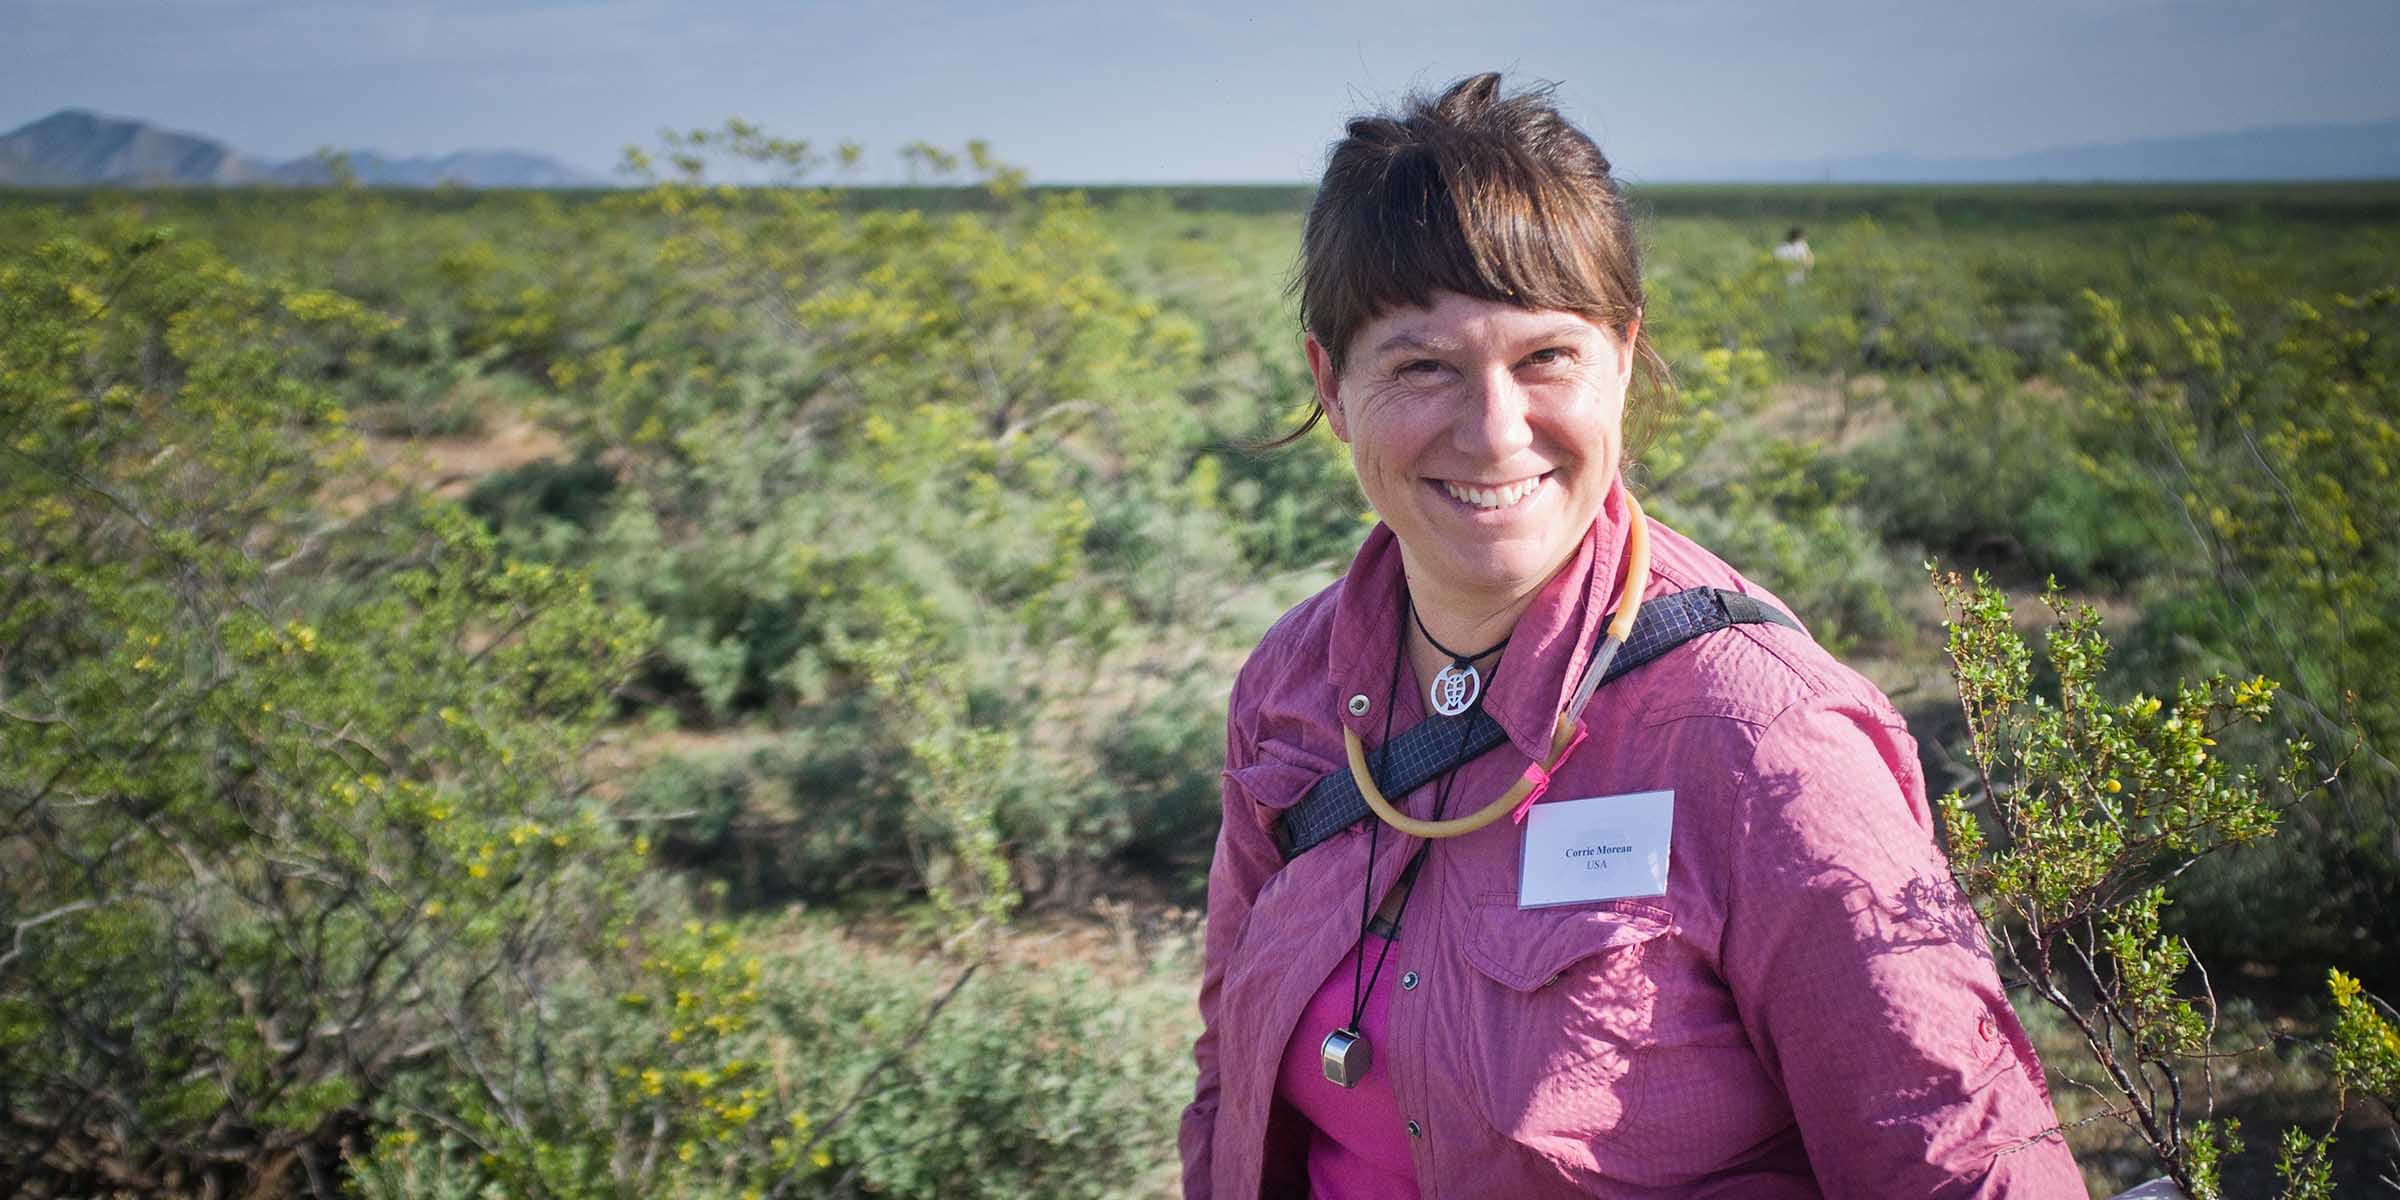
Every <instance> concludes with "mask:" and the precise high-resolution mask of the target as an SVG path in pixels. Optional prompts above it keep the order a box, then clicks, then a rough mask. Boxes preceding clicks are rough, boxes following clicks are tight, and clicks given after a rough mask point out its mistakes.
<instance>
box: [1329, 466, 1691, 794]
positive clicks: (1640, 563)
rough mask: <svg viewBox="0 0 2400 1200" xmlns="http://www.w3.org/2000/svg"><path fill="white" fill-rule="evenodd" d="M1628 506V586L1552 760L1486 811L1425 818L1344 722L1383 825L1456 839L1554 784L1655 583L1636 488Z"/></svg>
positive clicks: (1571, 704) (1354, 771)
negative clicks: (1400, 797) (1390, 789)
mask: <svg viewBox="0 0 2400 1200" xmlns="http://www.w3.org/2000/svg"><path fill="white" fill-rule="evenodd" d="M1625 509H1626V515H1627V517H1628V518H1629V520H1628V522H1627V528H1626V532H1625V584H1624V588H1623V590H1621V591H1619V592H1618V593H1617V602H1616V606H1615V607H1616V615H1615V616H1614V617H1613V618H1611V619H1610V621H1609V623H1608V636H1607V637H1605V638H1603V639H1601V642H1600V648H1599V649H1598V650H1597V651H1594V652H1593V654H1592V658H1591V661H1590V662H1588V663H1586V664H1585V665H1584V668H1583V682H1581V683H1579V684H1577V685H1576V686H1575V696H1574V698H1573V699H1572V700H1569V701H1568V702H1567V707H1566V710H1565V711H1563V712H1561V713H1559V714H1558V724H1557V726H1556V727H1555V728H1554V729H1552V730H1551V734H1550V760H1549V761H1548V762H1546V763H1545V762H1539V761H1537V762H1532V763H1528V764H1526V767H1525V774H1524V775H1522V776H1520V777H1519V778H1518V780H1517V782H1516V784H1515V785H1514V786H1512V787H1510V788H1509V789H1508V791H1507V792H1505V793H1503V794H1502V795H1501V796H1500V798H1499V799H1497V800H1494V801H1492V802H1491V803H1490V804H1487V805H1485V806H1484V807H1483V809H1482V810H1481V811H1478V812H1474V813H1469V814H1468V815H1466V816H1463V817H1459V818H1458V819H1456V820H1451V821H1443V820H1439V819H1436V820H1431V821H1420V820H1417V819H1416V818H1414V817H1411V816H1408V815H1407V814H1405V813H1403V812H1401V811H1400V810H1399V809H1396V808H1394V807H1392V803H1391V801H1389V800H1386V799H1384V796H1383V789H1381V788H1379V787H1377V786H1375V776H1374V773H1373V772H1371V771H1369V770H1368V769H1367V751H1366V747H1365V746H1363V745H1361V744H1360V743H1359V740H1358V732H1357V731H1356V730H1353V729H1351V728H1349V727H1348V726H1344V727H1343V728H1342V749H1343V751H1344V752H1346V753H1347V754H1348V755H1349V758H1350V778H1351V779H1352V780H1353V781H1354V782H1356V783H1357V784H1358V792H1359V795H1360V796H1362V797H1364V798H1365V800H1366V802H1367V807H1368V808H1369V809H1370V810H1372V811H1373V812H1374V814H1375V816H1376V817H1377V818H1378V820H1379V821H1380V822H1381V823H1382V824H1386V825H1389V826H1391V827H1392V828H1394V829H1397V830H1399V831H1400V832H1402V833H1405V834H1408V835H1409V836H1411V837H1421V838H1445V837H1457V836H1459V835H1460V834H1463V833H1473V832H1474V831H1476V830H1478V829H1481V828H1483V827H1484V826H1486V825H1489V824H1491V823H1492V822H1494V821H1497V820H1499V819H1500V817H1501V815H1502V814H1504V813H1508V812H1511V811H1514V810H1521V809H1523V808H1525V807H1527V806H1529V805H1531V804H1532V802H1533V801H1534V800H1536V799H1538V798H1540V796H1541V794H1542V789H1544V788H1547V787H1548V786H1549V784H1550V775H1551V773H1552V772H1554V771H1556V770H1558V768H1559V765H1560V764H1561V763H1564V762H1565V761H1566V758H1567V755H1568V754H1569V753H1571V752H1573V751H1574V749H1575V747H1576V746H1578V745H1580V744H1582V740H1583V738H1582V733H1581V729H1580V726H1579V721H1580V719H1581V718H1582V716H1583V707H1584V705H1586V704H1589V703H1591V700H1592V693H1593V691H1594V690H1596V689H1597V688H1598V687H1599V686H1600V680H1601V679H1602V678H1604V677H1605V676H1606V675H1607V674H1608V664H1610V663H1611V662H1614V661H1616V657H1617V651H1618V650H1619V649H1620V648H1622V647H1623V646H1624V645H1625V638H1626V636H1627V635H1629V634H1631V633H1632V632H1633V623H1634V619H1635V618H1636V617H1638V616H1639V615H1640V614H1641V611H1642V592H1643V590H1644V589H1645V588H1647V587H1648V586H1649V582H1650V525H1649V521H1648V519H1647V518H1645V517H1644V516H1643V515H1642V506H1641V505H1640V504H1637V503H1635V502H1634V499H1633V494H1632V493H1631V492H1628V493H1626V494H1625ZM1384 735H1385V739H1386V744H1388V743H1389V739H1390V735H1391V709H1390V708H1389V707H1388V706H1387V707H1386V708H1385V709H1384ZM1520 819H1521V818H1520Z"/></svg>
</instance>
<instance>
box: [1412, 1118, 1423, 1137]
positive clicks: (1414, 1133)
mask: <svg viewBox="0 0 2400 1200" xmlns="http://www.w3.org/2000/svg"><path fill="white" fill-rule="evenodd" d="M1408 1136H1410V1137H1413V1138H1421V1137H1424V1136H1425V1131H1424V1130H1422V1129H1420V1128H1418V1127H1417V1123H1416V1122H1415V1121H1410V1122H1409V1123H1408Z"/></svg>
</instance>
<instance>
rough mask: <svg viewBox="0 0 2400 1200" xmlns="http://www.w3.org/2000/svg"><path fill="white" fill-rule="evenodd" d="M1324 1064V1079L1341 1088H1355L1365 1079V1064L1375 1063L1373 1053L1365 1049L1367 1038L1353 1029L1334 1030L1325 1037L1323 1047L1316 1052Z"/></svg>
mask: <svg viewBox="0 0 2400 1200" xmlns="http://www.w3.org/2000/svg"><path fill="white" fill-rule="evenodd" d="M1317 1053H1318V1055H1319V1057H1321V1058H1322V1059H1323V1060H1324V1063H1325V1078H1326V1079H1327V1080H1329V1081H1331V1082H1333V1083H1337V1084H1340V1085H1341V1086H1343V1087H1357V1086H1358V1081H1359V1080H1361V1079H1365V1078H1366V1077H1367V1064H1368V1063H1371V1062H1373V1061H1375V1052H1374V1051H1372V1050H1370V1049H1368V1048H1367V1036H1366V1035H1365V1034H1363V1033H1360V1032H1359V1031H1357V1030H1355V1029H1336V1030H1334V1031H1333V1032H1332V1033H1329V1034H1326V1035H1325V1045H1324V1046H1322V1047H1320V1048H1319V1049H1318V1051H1317Z"/></svg>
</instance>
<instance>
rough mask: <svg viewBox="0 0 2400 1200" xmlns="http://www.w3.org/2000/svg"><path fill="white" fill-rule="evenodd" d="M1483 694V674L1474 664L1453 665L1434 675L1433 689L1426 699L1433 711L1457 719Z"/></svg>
mask: <svg viewBox="0 0 2400 1200" xmlns="http://www.w3.org/2000/svg"><path fill="white" fill-rule="evenodd" d="M1482 694H1483V674H1482V673H1481V672H1479V671H1477V670H1476V669H1475V664H1473V663H1451V664H1450V665H1449V666H1446V667H1443V668H1442V669H1441V670H1439V671H1436V672H1434V674H1433V687H1432V688H1430V689H1428V691H1427V696H1426V698H1427V699H1428V700H1429V701H1431V702H1432V704H1433V711H1435V712H1437V713H1440V714H1442V715H1443V716H1445V717H1455V716H1457V715H1458V714H1460V713H1463V712H1465V711H1467V709H1468V707H1469V706H1471V705H1473V704H1474V703H1475V698H1476V697H1477V696H1480V695H1482Z"/></svg>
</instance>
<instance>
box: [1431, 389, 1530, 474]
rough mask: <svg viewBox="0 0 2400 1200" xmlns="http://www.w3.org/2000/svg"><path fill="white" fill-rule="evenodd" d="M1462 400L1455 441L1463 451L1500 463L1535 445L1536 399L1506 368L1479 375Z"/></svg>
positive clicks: (1452, 428)
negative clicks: (1534, 412)
mask: <svg viewBox="0 0 2400 1200" xmlns="http://www.w3.org/2000/svg"><path fill="white" fill-rule="evenodd" d="M1470 384H1471V386H1470V387H1469V388H1468V389H1467V394H1466V395H1465V396H1464V397H1462V398H1461V401H1460V404H1459V411H1458V415H1457V419H1456V420H1455V421H1454V422H1453V423H1452V425H1451V438H1452V441H1453V442H1454V444H1455V445H1456V446H1457V447H1458V448H1459V449H1460V450H1462V451H1464V452H1466V453H1468V454H1471V455H1474V456H1476V457H1478V458H1483V459H1486V460H1490V461H1494V462H1497V461H1499V460H1502V459H1506V458H1508V457H1510V456H1511V455H1514V454H1516V453H1517V452H1519V451H1521V450H1523V449H1525V448H1526V447H1527V446H1530V445H1532V444H1533V425H1532V421H1531V416H1532V414H1531V403H1532V397H1531V396H1529V395H1527V394H1526V392H1525V386H1524V384H1522V383H1520V382H1518V380H1517V377H1516V373H1515V372H1513V371H1510V370H1509V369H1508V368H1507V367H1506V366H1499V367H1495V368H1493V369H1490V370H1486V371H1482V372H1478V373H1477V374H1476V375H1475V376H1474V377H1472V379H1471V380H1470Z"/></svg>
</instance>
